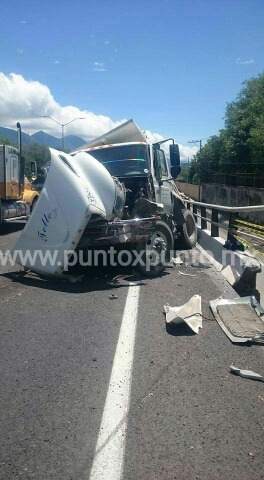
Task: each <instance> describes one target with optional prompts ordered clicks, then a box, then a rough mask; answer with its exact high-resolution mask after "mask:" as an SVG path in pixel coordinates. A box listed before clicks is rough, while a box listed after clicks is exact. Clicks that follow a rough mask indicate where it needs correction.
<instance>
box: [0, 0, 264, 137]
mask: <svg viewBox="0 0 264 480" xmlns="http://www.w3.org/2000/svg"><path fill="white" fill-rule="evenodd" d="M1 18H2V21H1V30H0V45H1V49H0V72H2V74H3V75H5V76H9V75H10V73H15V74H19V75H21V76H22V77H23V78H24V79H25V80H26V81H29V80H34V81H37V82H39V83H41V84H43V85H46V86H47V87H48V88H49V89H50V92H51V94H52V95H53V97H54V99H55V100H56V102H57V103H58V104H59V105H61V106H62V107H64V106H67V105H71V106H75V107H77V108H78V109H80V110H81V111H83V110H86V111H89V112H93V114H95V115H96V116H98V115H103V116H106V117H109V118H110V119H111V120H112V121H113V122H117V121H120V120H121V119H129V118H134V119H135V120H136V122H137V123H138V124H139V126H140V127H141V128H143V129H149V130H150V131H151V132H157V133H159V134H161V135H163V136H164V137H167V136H174V137H175V138H176V140H177V141H178V142H180V143H181V144H183V145H188V143H187V142H188V140H191V139H193V138H205V137H209V136H210V135H213V134H215V133H217V132H218V130H219V128H221V127H222V126H223V116H224V112H225V106H226V102H229V101H231V100H233V99H234V98H235V97H236V95H237V93H238V91H239V90H240V88H241V83H242V82H243V81H244V80H245V79H248V78H250V77H252V76H256V75H258V73H260V72H262V71H263V70H264V53H263V52H264V28H263V25H264V1H263V0H230V1H226V0H223V1H215V0H211V1H209V0H196V1H189V0H181V1H180V0H174V1H171V0H159V1H156V0H154V1H150V0H146V1H144V0H142V1H138V0H133V1H128V0H123V1H121V0H117V1H115V0H113V1H106V0H102V1H98V0H97V1H94V0H92V1H80V0H76V1H75V2H72V1H71V2H70V1H69V0H64V1H58V0H54V1H53V2H50V1H49V2H47V1H46V0H43V1H41V2H38V1H32V0H24V1H23V2H22V1H21V2H19V1H14V0H8V1H7V0H2V1H1ZM14 101H15V100H14ZM30 101H31V102H32V100H30ZM31 107H32V108H31V111H30V115H33V114H34V112H33V106H32V105H31ZM38 108H39V107H38ZM29 110H30V109H29ZM6 111H7V110H4V113H5V114H6ZM76 111H77V110H76ZM4 113H3V112H1V108H0V124H7V123H8V122H7V121H6V119H5V118H4ZM35 113H36V116H38V113H42V112H35ZM55 114H56V111H55ZM33 117H34V115H33ZM32 121H33V118H32ZM34 121H35V125H36V118H35V120H34ZM42 121H43V120H42ZM62 121H64V120H62ZM43 125H44V124H43V123H41V124H40V127H41V128H43V129H44V126H43ZM78 125H79V124H78ZM55 126H56V125H55ZM73 126H74V125H72V127H73ZM27 127H28V129H30V125H29V123H27ZM74 128H75V130H74V133H77V131H76V129H77V124H75V126H74ZM80 128H81V127H80ZM83 128H84V127H83V126H82V131H81V134H82V133H83ZM39 129H40V128H39ZM68 133H69V132H68ZM58 136H59V132H58Z"/></svg>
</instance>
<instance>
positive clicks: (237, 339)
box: [210, 296, 264, 343]
mask: <svg viewBox="0 0 264 480" xmlns="http://www.w3.org/2000/svg"><path fill="white" fill-rule="evenodd" d="M210 307H211V310H212V312H213V314H214V317H215V319H216V321H217V323H218V325H219V326H220V327H221V328H222V330H223V331H224V333H225V334H226V335H227V337H228V338H229V339H230V340H231V342H233V343H247V342H257V343H264V310H263V308H262V307H261V305H260V304H259V303H258V302H257V300H256V299H255V297H253V296H249V297H242V298H232V299H225V298H222V297H220V298H217V299H216V300H211V301H210Z"/></svg>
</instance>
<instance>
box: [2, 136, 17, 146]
mask: <svg viewBox="0 0 264 480" xmlns="http://www.w3.org/2000/svg"><path fill="white" fill-rule="evenodd" d="M0 145H10V146H11V147H15V145H14V143H13V142H12V141H11V140H9V138H7V137H0Z"/></svg>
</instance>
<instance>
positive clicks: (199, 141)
mask: <svg viewBox="0 0 264 480" xmlns="http://www.w3.org/2000/svg"><path fill="white" fill-rule="evenodd" d="M202 140H204V138H200V140H189V141H188V143H194V144H197V143H199V144H200V153H201V150H202Z"/></svg>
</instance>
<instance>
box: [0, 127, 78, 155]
mask: <svg viewBox="0 0 264 480" xmlns="http://www.w3.org/2000/svg"><path fill="white" fill-rule="evenodd" d="M0 138H9V139H10V140H11V142H12V143H14V144H15V145H16V143H17V131H16V130H12V129H11V128H5V127H0ZM31 143H41V144H42V145H46V146H47V147H51V148H58V149H60V148H61V138H57V137H53V135H49V134H48V133H45V132H42V131H40V132H37V133H34V134H33V135H28V134H27V133H24V132H22V144H24V145H29V144H31ZM84 143H85V140H84V139H83V138H81V137H77V136H75V135H66V137H64V148H65V150H70V151H71V150H75V149H76V148H78V147H80V146H81V145H83V144H84Z"/></svg>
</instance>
